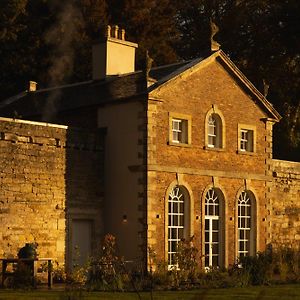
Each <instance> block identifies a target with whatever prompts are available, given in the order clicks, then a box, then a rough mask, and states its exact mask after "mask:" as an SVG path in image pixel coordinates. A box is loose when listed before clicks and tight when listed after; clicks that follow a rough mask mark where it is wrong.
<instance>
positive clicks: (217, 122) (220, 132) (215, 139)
mask: <svg viewBox="0 0 300 300" xmlns="http://www.w3.org/2000/svg"><path fill="white" fill-rule="evenodd" d="M225 133H226V132H225V119H224V116H223V114H222V112H221V111H220V110H219V109H218V107H217V106H216V105H215V104H213V105H212V108H211V109H210V110H209V111H208V112H207V113H206V117H205V146H204V148H205V149H211V150H221V151H222V150H223V149H225V142H226V139H225Z"/></svg>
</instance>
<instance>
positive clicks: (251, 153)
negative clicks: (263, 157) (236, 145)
mask: <svg viewBox="0 0 300 300" xmlns="http://www.w3.org/2000/svg"><path fill="white" fill-rule="evenodd" d="M236 153H237V154H242V155H250V156H255V155H257V153H256V152H249V151H241V150H237V151H236Z"/></svg>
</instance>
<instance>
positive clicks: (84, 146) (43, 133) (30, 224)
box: [0, 118, 103, 263]
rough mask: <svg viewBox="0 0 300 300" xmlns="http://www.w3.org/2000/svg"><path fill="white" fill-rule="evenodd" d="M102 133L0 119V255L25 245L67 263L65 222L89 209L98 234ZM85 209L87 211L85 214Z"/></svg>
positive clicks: (15, 251)
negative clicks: (31, 244)
mask: <svg viewBox="0 0 300 300" xmlns="http://www.w3.org/2000/svg"><path fill="white" fill-rule="evenodd" d="M100 136H101V135H100V134H95V133H94V132H93V133H92V132H86V131H82V130H76V129H71V128H68V127H67V126H60V125H52V124H46V123H37V122H30V121H20V120H12V119H5V118H1V119H0V162H1V163H0V189H1V196H0V225H1V227H0V228H1V229H0V257H10V256H13V257H15V256H16V255H17V253H18V250H19V249H20V248H21V247H22V246H24V244H25V243H28V242H35V243H37V244H38V254H39V256H40V257H52V258H54V260H57V261H58V262H59V263H65V260H66V254H67V253H66V249H67V241H68V230H67V219H68V218H72V214H73V213H74V211H75V212H78V211H81V212H82V214H84V209H86V208H87V206H88V205H90V207H89V208H88V209H92V210H93V211H94V213H95V214H97V218H98V221H97V225H98V226H97V230H95V234H94V236H95V237H96V238H97V237H99V236H100V235H101V233H102V227H103V226H102V216H101V208H102V199H103V188H102V184H103V157H102V156H103V148H102V141H101V140H100V139H99V138H98V137H100ZM88 209H87V210H88Z"/></svg>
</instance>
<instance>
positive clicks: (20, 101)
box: [0, 50, 281, 121]
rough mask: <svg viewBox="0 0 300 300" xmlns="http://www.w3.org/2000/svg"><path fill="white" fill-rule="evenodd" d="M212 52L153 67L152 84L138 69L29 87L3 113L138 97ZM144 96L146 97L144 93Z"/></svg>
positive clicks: (273, 113)
mask: <svg viewBox="0 0 300 300" xmlns="http://www.w3.org/2000/svg"><path fill="white" fill-rule="evenodd" d="M213 55H215V57H218V58H219V59H221V60H222V61H223V62H224V63H226V65H227V66H228V68H230V70H231V71H232V73H233V74H234V75H235V76H236V77H237V78H238V79H239V80H240V81H241V82H242V84H243V85H244V86H245V87H246V88H247V89H248V90H249V91H250V92H251V93H252V94H253V95H254V96H255V97H256V99H257V101H258V105H260V106H261V107H262V108H263V109H264V110H265V111H266V112H267V113H268V115H269V116H270V117H271V118H274V120H276V121H279V120H280V118H281V117H280V115H279V113H278V112H277V111H276V110H275V109H274V108H273V106H272V104H271V103H269V102H268V101H267V100H266V98H265V97H264V96H263V95H262V94H261V93H260V92H259V91H258V90H257V89H256V88H255V87H254V86H253V84H252V83H251V82H250V81H249V80H248V79H247V78H246V77H245V76H244V75H243V74H242V72H241V71H240V70H239V69H238V68H237V67H236V66H235V65H234V63H233V62H231V60H230V59H229V58H228V57H227V55H226V54H224V53H223V52H222V51H221V50H220V51H218V52H216V53H214V54H213ZM211 56H212V55H206V56H204V57H202V58H198V59H194V60H191V61H184V62H179V63H175V64H171V65H165V66H161V67H156V68H153V69H151V70H150V72H149V77H150V79H151V81H152V83H153V84H152V85H151V86H149V87H147V80H146V76H145V73H144V72H142V71H137V72H133V73H129V74H124V75H116V76H110V77H107V78H105V79H103V80H96V81H94V80H90V81H85V82H79V83H75V84H69V85H64V86H58V87H53V88H47V89H40V90H37V91H35V92H28V91H25V92H22V93H20V94H18V95H16V96H14V97H11V98H8V99H6V100H5V101H3V102H1V103H0V115H1V116H3V117H10V118H14V117H19V116H22V117H23V118H30V117H31V116H39V115H44V114H45V112H46V111H47V110H48V109H51V108H53V107H54V108H55V111H56V112H62V111H68V110H74V109H79V108H82V107H87V106H99V105H105V104H107V103H110V102H116V101H126V100H129V99H135V98H136V97H139V96H142V95H146V94H147V93H150V92H151V91H153V90H155V89H156V88H158V87H159V86H162V85H164V84H168V83H169V82H171V81H172V80H173V79H174V78H176V77H177V76H179V75H181V74H182V73H184V72H185V71H187V70H190V69H192V68H197V66H198V65H200V64H201V62H202V61H203V60H206V59H208V58H209V57H211ZM140 99H142V98H141V97H140ZM46 121H47V120H46ZM48 121H51V120H48Z"/></svg>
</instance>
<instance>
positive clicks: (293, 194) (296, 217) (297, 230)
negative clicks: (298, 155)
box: [270, 159, 300, 249]
mask: <svg viewBox="0 0 300 300" xmlns="http://www.w3.org/2000/svg"><path fill="white" fill-rule="evenodd" d="M272 169H273V186H272V198H271V199H272V202H271V203H272V217H271V228H270V232H271V235H272V244H273V245H274V246H275V247H292V248H295V249H299V248H300V163H296V162H291V161H282V160H277V159H274V160H273V161H272Z"/></svg>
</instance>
